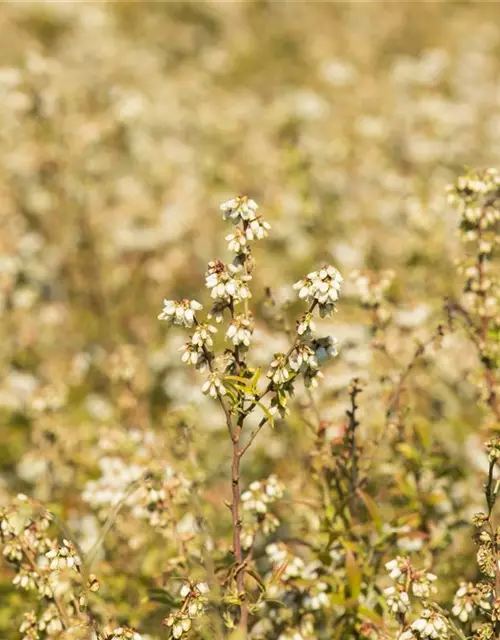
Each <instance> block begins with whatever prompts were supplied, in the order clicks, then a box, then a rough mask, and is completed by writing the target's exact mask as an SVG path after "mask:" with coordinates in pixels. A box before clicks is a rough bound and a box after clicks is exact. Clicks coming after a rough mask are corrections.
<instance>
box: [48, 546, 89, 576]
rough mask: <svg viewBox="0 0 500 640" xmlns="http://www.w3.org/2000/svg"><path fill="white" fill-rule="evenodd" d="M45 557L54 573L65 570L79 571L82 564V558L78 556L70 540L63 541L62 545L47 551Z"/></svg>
mask: <svg viewBox="0 0 500 640" xmlns="http://www.w3.org/2000/svg"><path fill="white" fill-rule="evenodd" d="M45 557H46V558H47V560H49V566H50V568H51V569H52V570H54V571H62V570H64V569H75V570H78V568H79V567H80V565H81V563H82V561H81V560H80V556H78V554H77V553H76V551H75V548H74V546H73V544H72V543H71V542H70V541H69V540H63V543H62V545H59V546H57V547H56V548H55V549H51V550H50V551H47V553H46V554H45Z"/></svg>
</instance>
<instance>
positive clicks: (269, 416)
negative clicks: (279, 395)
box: [254, 400, 274, 429]
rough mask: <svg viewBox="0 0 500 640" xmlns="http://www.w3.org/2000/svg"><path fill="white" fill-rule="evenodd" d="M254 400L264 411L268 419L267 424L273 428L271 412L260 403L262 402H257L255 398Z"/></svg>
mask: <svg viewBox="0 0 500 640" xmlns="http://www.w3.org/2000/svg"><path fill="white" fill-rule="evenodd" d="M254 402H255V404H256V405H257V406H258V407H259V408H260V409H262V411H263V412H264V414H265V416H266V418H267V419H268V420H269V424H270V425H271V427H272V428H273V429H274V416H273V414H272V413H271V412H270V411H269V409H268V408H267V407H266V406H265V405H263V404H262V402H259V401H258V400H255V401H254Z"/></svg>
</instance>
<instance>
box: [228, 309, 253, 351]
mask: <svg viewBox="0 0 500 640" xmlns="http://www.w3.org/2000/svg"><path fill="white" fill-rule="evenodd" d="M252 333H253V325H252V321H251V320H250V319H249V318H246V317H245V316H244V315H242V314H240V315H238V316H236V317H235V318H234V319H233V320H232V321H231V324H230V325H229V328H228V330H227V331H226V338H227V339H228V340H231V342H232V343H233V345H234V346H235V347H243V348H248V347H249V346H250V341H251V339H252Z"/></svg>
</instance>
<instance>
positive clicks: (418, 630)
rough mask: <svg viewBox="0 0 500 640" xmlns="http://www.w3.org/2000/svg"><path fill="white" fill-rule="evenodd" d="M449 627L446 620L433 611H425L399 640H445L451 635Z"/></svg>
mask: <svg viewBox="0 0 500 640" xmlns="http://www.w3.org/2000/svg"><path fill="white" fill-rule="evenodd" d="M448 632H449V625H448V621H447V620H446V618H445V617H444V616H443V615H442V614H440V613H438V612H437V611H432V610H431V609H424V610H423V611H422V613H421V614H420V617H419V618H417V620H415V622H413V623H412V624H411V626H410V628H409V629H408V630H407V631H403V633H402V634H401V635H400V636H399V638H398V640H417V639H418V640H425V639H426V638H429V639H431V640H435V639H437V638H439V640H445V638H448V635H449V633H448Z"/></svg>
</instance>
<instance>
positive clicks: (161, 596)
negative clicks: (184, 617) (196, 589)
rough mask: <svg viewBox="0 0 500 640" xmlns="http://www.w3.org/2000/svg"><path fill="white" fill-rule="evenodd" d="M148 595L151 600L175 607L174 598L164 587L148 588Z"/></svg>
mask: <svg viewBox="0 0 500 640" xmlns="http://www.w3.org/2000/svg"><path fill="white" fill-rule="evenodd" d="M148 595H149V599H150V600H151V601H152V602H160V603H161V604H167V605H169V606H171V607H175V606H176V604H177V601H176V599H175V598H174V597H173V596H171V595H170V593H168V592H167V591H165V590H164V589H150V590H149V591H148Z"/></svg>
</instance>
